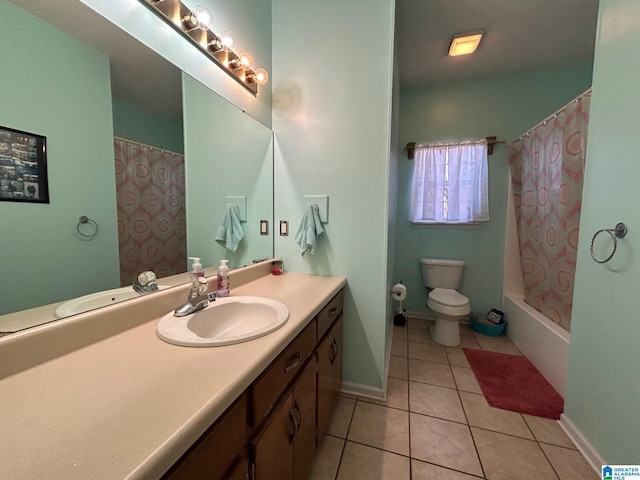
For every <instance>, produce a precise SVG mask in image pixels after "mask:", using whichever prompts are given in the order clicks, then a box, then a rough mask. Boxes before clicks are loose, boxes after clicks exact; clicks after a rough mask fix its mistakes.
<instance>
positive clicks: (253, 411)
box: [249, 320, 316, 427]
mask: <svg viewBox="0 0 640 480" xmlns="http://www.w3.org/2000/svg"><path fill="white" fill-rule="evenodd" d="M315 345H316V322H315V320H312V321H311V322H310V323H309V325H307V326H306V327H305V329H304V330H303V331H302V332H300V334H299V335H298V336H297V337H296V338H295V339H294V340H293V341H292V342H291V343H290V344H289V345H288V346H287V347H286V348H285V349H284V350H283V351H282V353H281V354H280V355H278V358H276V359H275V360H274V361H273V362H271V365H269V366H268V367H267V369H266V370H265V371H264V373H263V374H262V375H261V376H260V377H259V378H258V379H257V380H256V381H255V382H254V383H253V385H252V386H251V389H250V405H251V408H250V410H249V412H250V413H249V424H250V425H251V426H252V427H256V426H257V425H258V424H260V422H261V421H262V420H263V418H264V417H266V416H267V414H268V413H269V411H270V410H271V408H272V407H273V405H275V404H276V403H277V402H278V398H279V397H280V395H281V394H282V393H283V392H284V390H285V388H287V385H289V383H290V382H291V381H292V380H293V379H294V377H295V376H296V374H297V373H298V372H299V371H300V369H301V368H302V366H303V365H304V363H305V360H306V359H307V358H309V355H311V353H312V352H313V349H314V347H315Z"/></svg>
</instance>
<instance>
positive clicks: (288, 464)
mask: <svg viewBox="0 0 640 480" xmlns="http://www.w3.org/2000/svg"><path fill="white" fill-rule="evenodd" d="M297 422H298V419H297V416H296V412H295V410H294V408H293V392H290V393H289V394H288V395H285V398H284V399H283V400H282V402H280V404H279V405H278V406H277V407H276V409H275V410H274V411H273V412H272V414H271V416H270V418H269V420H268V421H267V423H266V424H265V426H264V427H263V429H262V430H261V431H260V434H259V435H258V436H257V437H256V439H255V440H254V441H253V442H252V450H253V462H254V478H253V480H274V479H278V480H291V479H292V478H293V441H294V435H295V431H296V428H297Z"/></svg>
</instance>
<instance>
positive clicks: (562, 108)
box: [510, 87, 591, 145]
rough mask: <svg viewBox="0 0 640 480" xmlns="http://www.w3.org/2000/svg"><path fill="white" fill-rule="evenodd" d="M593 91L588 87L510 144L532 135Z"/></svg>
mask: <svg viewBox="0 0 640 480" xmlns="http://www.w3.org/2000/svg"><path fill="white" fill-rule="evenodd" d="M590 91H591V87H589V88H587V89H586V90H585V91H584V92H582V93H581V94H580V95H578V96H577V97H576V98H574V99H573V100H571V101H570V102H568V103H567V104H565V105H564V106H562V107H560V108H559V109H558V110H556V111H555V112H553V113H552V114H551V115H549V116H548V117H547V118H545V119H544V120H542V121H540V122H538V123H536V124H535V125H534V126H533V127H531V128H530V129H529V130H527V131H526V132H524V133H523V134H522V135H520V136H519V137H518V138H516V139H515V140H513V141H512V142H511V143H510V145H513V144H514V143H517V142H519V141H521V140H524V137H528V136H529V135H531V132H533V131H534V130H535V129H536V128H538V127H539V126H540V125H546V124H547V122H549V120H553V119H554V118H556V117H557V116H558V115H560V114H561V113H562V112H564V111H565V110H566V109H567V108H568V107H569V105H571V104H572V103H574V102H579V101H580V100H581V99H582V97H583V96H584V95H586V94H587V93H589V92H590Z"/></svg>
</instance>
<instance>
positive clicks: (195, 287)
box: [189, 277, 209, 298]
mask: <svg viewBox="0 0 640 480" xmlns="http://www.w3.org/2000/svg"><path fill="white" fill-rule="evenodd" d="M208 288H209V281H208V280H207V279H206V278H205V277H196V278H194V279H193V281H192V282H191V291H190V292H189V298H195V297H198V296H200V295H202V294H203V293H205V292H206V291H207V290H208Z"/></svg>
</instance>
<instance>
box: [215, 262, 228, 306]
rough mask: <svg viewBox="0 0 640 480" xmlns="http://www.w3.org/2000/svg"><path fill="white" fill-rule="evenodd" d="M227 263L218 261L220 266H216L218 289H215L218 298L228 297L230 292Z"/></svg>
mask: <svg viewBox="0 0 640 480" xmlns="http://www.w3.org/2000/svg"><path fill="white" fill-rule="evenodd" d="M228 262H229V260H220V265H218V288H217V289H216V293H217V295H218V297H228V296H229V292H230V291H231V287H230V286H229V266H228V265H227V263H228Z"/></svg>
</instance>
